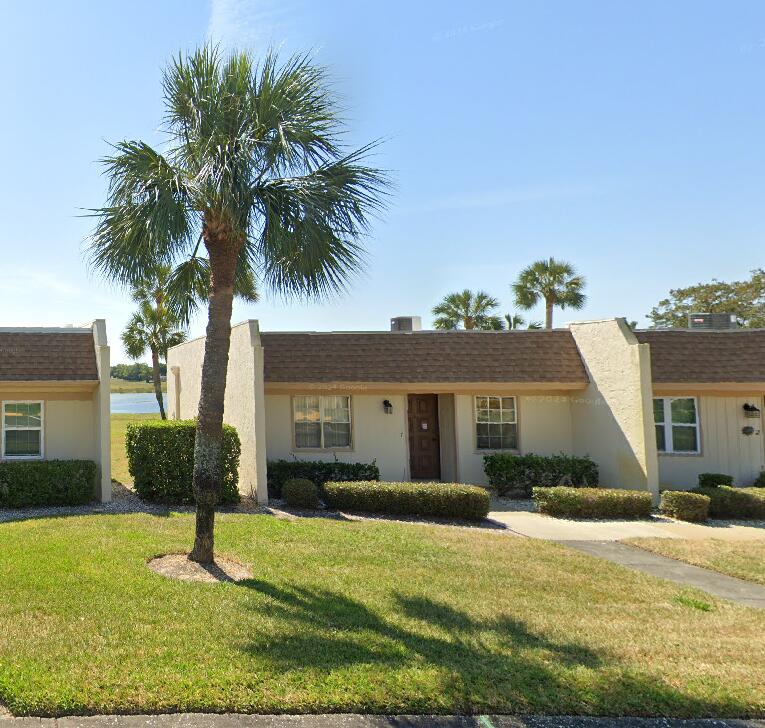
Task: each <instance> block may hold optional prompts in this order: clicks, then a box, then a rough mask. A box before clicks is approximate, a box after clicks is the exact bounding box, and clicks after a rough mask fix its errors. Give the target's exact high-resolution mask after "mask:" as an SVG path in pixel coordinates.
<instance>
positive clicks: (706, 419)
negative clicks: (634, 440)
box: [659, 392, 765, 490]
mask: <svg viewBox="0 0 765 728" xmlns="http://www.w3.org/2000/svg"><path fill="white" fill-rule="evenodd" d="M672 396H675V397H680V396H689V397H690V396H696V397H697V401H698V408H699V426H700V436H701V454H700V455H675V454H670V455H668V454H662V453H659V483H660V484H661V486H662V487H668V488H675V489H683V490H687V489H689V488H694V487H696V485H697V484H698V476H699V473H727V474H728V475H732V476H733V478H734V482H735V484H736V485H751V483H752V481H753V480H754V479H755V478H756V477H757V475H759V473H760V471H762V470H765V443H764V442H763V434H762V420H761V419H750V418H746V417H744V410H743V407H744V405H745V404H755V405H757V406H758V407H759V408H760V410H761V411H765V409H763V401H762V397H758V396H748V397H747V396H708V395H703V394H698V393H694V392H687V393H685V395H683V394H681V393H673V394H672ZM746 426H752V427H754V428H755V432H756V434H754V435H744V434H743V433H742V432H741V428H742V427H746Z"/></svg>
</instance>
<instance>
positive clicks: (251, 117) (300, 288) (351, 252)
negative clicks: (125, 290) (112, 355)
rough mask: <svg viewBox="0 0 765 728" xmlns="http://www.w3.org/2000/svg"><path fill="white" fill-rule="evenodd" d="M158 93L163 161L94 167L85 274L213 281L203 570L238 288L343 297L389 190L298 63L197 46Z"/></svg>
mask: <svg viewBox="0 0 765 728" xmlns="http://www.w3.org/2000/svg"><path fill="white" fill-rule="evenodd" d="M163 91H164V97H165V98H164V101H165V130H166V131H167V136H166V140H167V141H166V143H165V145H164V147H163V149H162V150H157V149H154V148H152V147H151V146H149V145H148V144H146V143H144V142H141V141H122V142H120V143H118V144H116V145H115V151H114V153H113V155H112V156H110V157H108V158H107V159H106V160H104V161H105V166H106V173H107V175H108V178H109V189H108V199H107V202H106V204H105V205H104V206H103V207H101V208H99V209H97V210H95V212H94V214H95V215H96V216H97V218H98V223H97V226H96V230H95V232H94V234H93V238H92V245H91V261H92V264H93V265H94V267H95V268H96V269H98V270H99V271H100V272H102V273H104V274H105V275H106V276H107V277H108V278H110V279H112V280H114V281H117V282H119V283H123V284H125V283H127V284H133V283H134V282H135V281H136V280H138V279H139V278H140V277H141V276H142V275H144V273H145V271H146V270H151V269H152V268H153V267H154V266H155V265H156V264H157V262H161V263H163V264H168V265H172V266H173V267H174V270H173V273H172V280H171V282H170V289H171V291H181V292H183V293H184V294H186V300H187V301H197V300H199V298H200V295H199V291H200V290H202V289H204V288H205V286H206V285H207V284H206V283H205V281H209V295H208V296H207V302H208V306H207V335H206V338H205V346H204V361H203V363H202V374H201V388H200V397H199V410H198V417H197V429H196V438H195V442H194V474H193V490H194V498H195V500H196V532H195V540H194V547H193V549H192V551H191V553H190V554H189V558H190V559H191V560H193V561H197V562H199V563H203V564H209V563H211V562H212V561H213V558H214V545H215V506H216V505H217V503H218V501H219V496H220V492H221V488H222V482H221V478H222V463H221V443H222V441H223V403H224V400H225V393H226V376H227V372H228V362H229V349H230V345H231V309H232V303H233V299H234V296H236V295H237V292H238V290H241V285H240V284H239V283H238V281H241V279H242V277H247V276H249V277H250V278H254V277H255V276H257V278H258V281H259V282H260V283H263V284H264V285H266V286H267V287H268V288H269V289H271V290H272V291H274V292H276V293H279V294H282V295H284V296H285V297H287V298H295V297H297V298H302V299H317V298H319V299H320V298H322V297H327V296H328V295H331V294H333V293H336V292H338V291H341V290H343V288H344V287H345V285H346V284H347V281H348V279H349V278H350V277H351V276H352V275H353V274H354V273H355V272H357V271H358V270H359V269H360V268H361V266H362V263H363V258H364V256H363V252H364V251H363V238H364V235H365V233H366V232H367V231H368V230H369V224H370V218H371V216H372V215H374V214H375V213H377V212H378V211H380V210H381V209H382V208H383V207H384V202H385V199H386V191H387V189H388V177H387V175H386V174H384V173H382V172H380V171H379V170H377V169H375V168H373V167H369V166H367V165H366V164H365V163H364V161H365V158H366V156H367V153H368V152H369V150H370V148H371V147H369V146H367V147H362V148H361V149H359V150H350V151H349V150H348V149H347V148H346V147H345V146H344V145H343V132H344V125H343V123H342V120H341V118H340V116H339V105H338V103H337V97H336V95H335V94H334V93H332V90H331V87H330V84H329V83H328V79H327V74H326V72H325V71H324V70H323V69H322V68H320V67H317V66H315V65H314V64H313V63H312V62H311V60H310V58H309V57H308V56H297V57H294V58H292V59H290V60H288V61H287V62H286V63H284V64H280V63H279V62H278V60H277V59H276V57H275V56H273V55H267V56H266V57H265V58H263V60H262V61H261V62H259V63H258V62H256V61H255V59H254V58H253V57H252V56H251V55H250V54H249V53H246V52H245V53H231V54H230V55H228V56H227V57H223V56H222V55H221V53H220V52H219V51H218V50H217V49H215V48H213V47H211V46H205V47H202V48H200V49H198V50H196V51H194V52H191V53H189V54H187V55H180V56H179V57H177V58H176V59H174V60H173V61H172V62H171V63H170V64H169V67H168V69H167V70H166V72H165V74H164V78H163ZM200 249H201V251H206V257H203V256H202V255H198V252H199V251H200ZM173 298H175V295H174V294H173Z"/></svg>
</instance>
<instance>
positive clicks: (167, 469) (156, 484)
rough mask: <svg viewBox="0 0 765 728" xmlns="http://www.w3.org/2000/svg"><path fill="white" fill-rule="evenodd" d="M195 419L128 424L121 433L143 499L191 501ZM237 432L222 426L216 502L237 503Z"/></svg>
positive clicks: (184, 502)
mask: <svg viewBox="0 0 765 728" xmlns="http://www.w3.org/2000/svg"><path fill="white" fill-rule="evenodd" d="M196 427H197V423H196V421H195V420H156V421H148V422H138V423H131V424H129V425H128V426H127V430H126V434H125V447H126V450H127V457H128V468H129V470H130V475H131V476H132V477H133V482H134V484H135V490H136V493H138V495H139V496H140V497H141V498H142V499H143V500H146V501H152V502H155V503H173V504H180V505H190V504H193V503H194V493H193V490H192V477H193V473H194V436H195V433H196ZM240 452H241V445H240V443H239V435H237V432H236V430H235V429H234V428H233V427H231V426H230V425H224V426H223V450H222V453H221V467H222V479H223V488H222V491H221V494H220V503H224V504H232V503H238V502H239V490H238V484H239V454H240Z"/></svg>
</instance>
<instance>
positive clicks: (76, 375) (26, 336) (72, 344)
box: [0, 331, 98, 382]
mask: <svg viewBox="0 0 765 728" xmlns="http://www.w3.org/2000/svg"><path fill="white" fill-rule="evenodd" d="M71 380H78V381H89V380H98V369H97V368H96V353H95V347H94V344H93V334H92V333H91V332H90V331H88V332H80V331H71V332H67V331H65V332H50V331H46V332H39V331H38V332H22V331H13V332H9V331H0V381H5V382H22V381H23V382H35V381H71Z"/></svg>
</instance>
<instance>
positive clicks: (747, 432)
mask: <svg viewBox="0 0 765 728" xmlns="http://www.w3.org/2000/svg"><path fill="white" fill-rule="evenodd" d="M741 432H742V434H744V435H754V427H752V426H751V425H747V426H746V427H742V428H741Z"/></svg>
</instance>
